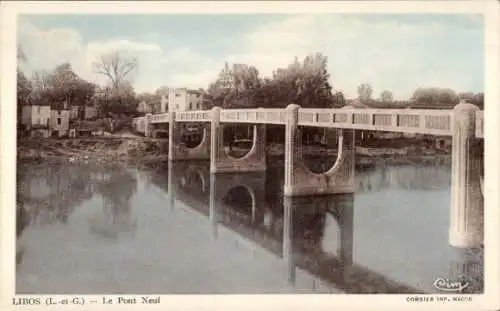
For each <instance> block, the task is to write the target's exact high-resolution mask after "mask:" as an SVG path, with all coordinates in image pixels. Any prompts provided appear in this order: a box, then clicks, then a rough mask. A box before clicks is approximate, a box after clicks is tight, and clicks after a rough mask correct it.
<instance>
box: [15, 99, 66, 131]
mask: <svg viewBox="0 0 500 311" xmlns="http://www.w3.org/2000/svg"><path fill="white" fill-rule="evenodd" d="M70 116H71V110H70V109H68V108H66V105H65V104H64V105H53V106H52V107H51V106H50V105H46V104H41V105H38V104H30V105H25V106H23V111H22V122H21V123H22V130H24V131H25V133H26V134H27V135H28V136H30V137H40V138H48V137H50V136H56V137H62V136H67V135H69V134H70V133H69V132H70V128H69V120H70Z"/></svg>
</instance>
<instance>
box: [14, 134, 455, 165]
mask: <svg viewBox="0 0 500 311" xmlns="http://www.w3.org/2000/svg"><path fill="white" fill-rule="evenodd" d="M267 152H268V156H270V157H282V156H283V155H284V146H282V145H278V144H272V145H270V146H269V147H268V151H267ZM302 152H303V154H304V155H305V156H307V157H315V156H325V155H332V156H335V155H336V154H337V150H335V149H326V148H322V147H315V146H304V147H303V150H302ZM167 153H168V140H166V139H149V138H134V137H106V138H103V137H90V138H75V139H46V140H19V141H18V144H17V159H18V163H47V162H49V163H50V162H61V161H68V162H77V161H82V160H83V161H93V162H100V163H112V162H126V163H136V164H147V163H158V162H165V161H167V160H168V156H167ZM356 155H357V157H356V163H357V164H361V165H370V164H376V163H378V162H380V161H389V162H391V163H407V162H408V161H426V162H427V161H435V160H436V159H438V160H439V161H446V160H447V159H448V158H449V155H447V154H443V153H442V152H439V151H436V150H433V149H429V148H427V149H426V148H422V147H415V146H406V147H403V148H367V147H356Z"/></svg>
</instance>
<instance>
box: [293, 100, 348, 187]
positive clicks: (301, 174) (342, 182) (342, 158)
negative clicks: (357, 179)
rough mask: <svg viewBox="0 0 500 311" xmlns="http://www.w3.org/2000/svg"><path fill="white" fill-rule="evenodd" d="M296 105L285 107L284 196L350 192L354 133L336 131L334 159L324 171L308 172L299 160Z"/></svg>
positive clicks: (299, 142)
mask: <svg viewBox="0 0 500 311" xmlns="http://www.w3.org/2000/svg"><path fill="white" fill-rule="evenodd" d="M299 108H300V107H299V106H298V105H294V104H292V105H289V106H288V107H287V109H286V110H287V117H286V118H287V121H286V134H285V186H284V194H285V195H286V196H301V195H316V194H339V193H353V192H354V190H355V184H354V155H355V149H354V148H355V146H354V145H355V144H354V130H345V129H343V130H339V133H340V134H339V135H340V137H339V147H338V155H337V160H336V162H335V164H334V165H333V167H331V168H330V169H329V170H328V171H327V172H324V173H321V174H315V173H313V172H311V171H310V170H309V169H308V168H307V167H306V165H305V163H304V161H303V159H302V150H301V149H302V142H301V136H302V135H301V133H300V129H299V127H298V110H299Z"/></svg>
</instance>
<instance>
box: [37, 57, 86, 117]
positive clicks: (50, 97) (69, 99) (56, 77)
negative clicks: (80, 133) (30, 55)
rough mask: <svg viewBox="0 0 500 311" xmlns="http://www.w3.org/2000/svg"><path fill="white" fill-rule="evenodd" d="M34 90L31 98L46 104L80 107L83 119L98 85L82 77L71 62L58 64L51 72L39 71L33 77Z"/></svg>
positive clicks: (79, 110)
mask: <svg viewBox="0 0 500 311" xmlns="http://www.w3.org/2000/svg"><path fill="white" fill-rule="evenodd" d="M31 82H32V84H33V92H32V93H31V94H30V100H32V101H34V102H37V103H42V104H46V105H57V106H58V107H61V108H62V106H63V104H65V105H66V108H69V107H70V106H73V105H74V106H77V107H78V115H79V118H80V119H83V116H84V111H85V110H84V109H85V105H86V104H87V103H89V102H90V100H91V99H92V97H93V95H94V93H95V88H96V85H95V84H93V83H90V82H88V81H86V80H84V79H82V78H80V77H79V76H78V75H77V74H76V73H75V72H74V71H73V70H72V68H71V65H70V64H69V63H63V64H60V65H58V66H57V67H56V68H55V69H54V70H52V71H51V72H48V71H44V70H42V71H39V72H35V73H34V74H33V77H32V79H31Z"/></svg>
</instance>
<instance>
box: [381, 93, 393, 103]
mask: <svg viewBox="0 0 500 311" xmlns="http://www.w3.org/2000/svg"><path fill="white" fill-rule="evenodd" d="M380 101H381V102H382V103H384V104H390V103H392V102H393V97H392V93H391V92H389V91H383V92H382V93H380Z"/></svg>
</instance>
